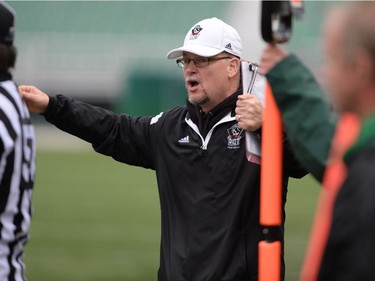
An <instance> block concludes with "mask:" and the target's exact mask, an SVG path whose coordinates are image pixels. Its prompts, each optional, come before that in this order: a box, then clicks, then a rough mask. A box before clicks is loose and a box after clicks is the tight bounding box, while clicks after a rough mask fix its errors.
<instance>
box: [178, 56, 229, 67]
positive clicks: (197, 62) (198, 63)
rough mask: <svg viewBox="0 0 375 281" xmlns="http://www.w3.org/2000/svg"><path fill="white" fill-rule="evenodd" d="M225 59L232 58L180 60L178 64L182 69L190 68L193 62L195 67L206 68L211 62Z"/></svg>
mask: <svg viewBox="0 0 375 281" xmlns="http://www.w3.org/2000/svg"><path fill="white" fill-rule="evenodd" d="M223 59H231V57H219V58H195V59H189V58H179V59H177V60H176V62H177V66H178V67H180V68H184V67H185V66H188V65H189V64H190V62H191V61H193V62H194V65H195V66H196V67H204V66H207V65H209V64H210V62H211V61H217V60H223Z"/></svg>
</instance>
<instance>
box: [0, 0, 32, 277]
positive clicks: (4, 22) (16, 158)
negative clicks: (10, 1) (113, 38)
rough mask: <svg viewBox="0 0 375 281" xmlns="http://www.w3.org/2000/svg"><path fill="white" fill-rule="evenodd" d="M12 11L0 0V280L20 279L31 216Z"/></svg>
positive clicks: (27, 133) (26, 121)
mask: <svg viewBox="0 0 375 281" xmlns="http://www.w3.org/2000/svg"><path fill="white" fill-rule="evenodd" d="M14 20H15V13H14V11H13V10H12V9H11V8H10V7H9V6H8V5H7V4H6V3H5V2H3V1H1V0H0V281H13V280H14V281H23V280H26V279H25V276H24V269H25V266H24V264H23V262H22V258H23V248H24V245H25V243H26V241H27V239H28V230H29V225H30V220H31V212H32V207H31V194H32V188H33V183H34V175H35V136H34V129H33V127H32V125H31V122H30V115H29V112H28V110H27V108H26V106H25V104H24V103H23V101H22V100H21V98H20V96H19V93H18V90H17V86H16V85H15V83H14V82H13V81H12V75H11V73H10V70H11V69H12V68H13V67H14V63H15V59H16V49H15V47H14V46H13V39H14Z"/></svg>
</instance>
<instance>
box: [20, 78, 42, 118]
mask: <svg viewBox="0 0 375 281" xmlns="http://www.w3.org/2000/svg"><path fill="white" fill-rule="evenodd" d="M18 91H19V92H20V95H21V97H22V99H23V100H24V101H25V103H26V105H27V107H28V109H29V110H30V111H31V112H34V113H45V112H46V110H47V107H48V103H49V96H48V95H47V94H45V93H43V92H42V91H41V90H39V89H38V88H36V87H34V86H24V85H22V86H19V87H18Z"/></svg>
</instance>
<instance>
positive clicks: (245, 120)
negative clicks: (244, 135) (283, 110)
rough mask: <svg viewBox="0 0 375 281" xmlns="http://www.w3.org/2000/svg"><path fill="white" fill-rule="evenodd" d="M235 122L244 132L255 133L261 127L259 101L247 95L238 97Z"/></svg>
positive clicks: (261, 114) (261, 119)
mask: <svg viewBox="0 0 375 281" xmlns="http://www.w3.org/2000/svg"><path fill="white" fill-rule="evenodd" d="M236 120H237V122H238V125H239V126H240V127H241V128H242V129H244V130H245V131H256V130H258V129H259V128H260V127H261V126H262V121H263V105H262V103H261V102H260V100H259V99H258V98H257V97H255V96H253V95H249V94H243V95H239V96H238V100H237V107H236Z"/></svg>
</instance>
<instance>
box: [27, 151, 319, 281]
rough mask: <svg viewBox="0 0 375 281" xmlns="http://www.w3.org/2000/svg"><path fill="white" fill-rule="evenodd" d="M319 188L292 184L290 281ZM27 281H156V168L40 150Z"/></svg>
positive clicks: (288, 238)
mask: <svg viewBox="0 0 375 281" xmlns="http://www.w3.org/2000/svg"><path fill="white" fill-rule="evenodd" d="M318 193H319V188H318V184H317V183H316V182H315V181H314V180H313V179H312V178H311V177H307V178H306V179H304V180H299V181H296V180H292V181H291V184H290V188H289V195H288V203H287V224H286V265H287V276H286V280H297V279H298V274H299V270H300V267H301V262H302V258H303V255H304V251H305V247H306V243H307V239H308V235H309V231H310V226H311V221H312V216H313V213H314V211H315V205H316V200H317V195H318ZM33 202H34V217H33V221H32V226H31V240H30V242H29V243H28V244H27V246H26V257H25V262H26V264H27V269H26V273H27V277H28V280H29V281H51V280H53V281H60V280H61V281H66V280H69V281H84V280H85V281H120V280H121V281H124V280H130V281H148V280H151V281H152V280H156V273H157V268H158V262H159V240H160V214H159V200H158V194H157V187H156V180H155V176H154V172H153V171H149V170H145V169H141V168H135V167H129V166H126V165H123V164H121V163H118V162H115V161H114V160H112V159H111V158H108V157H105V156H101V155H98V154H96V153H94V152H88V151H75V152H73V151H72V152H67V151H61V152H56V151H52V150H51V151H44V150H39V151H38V157H37V181H36V186H35V190H34V197H33Z"/></svg>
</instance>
